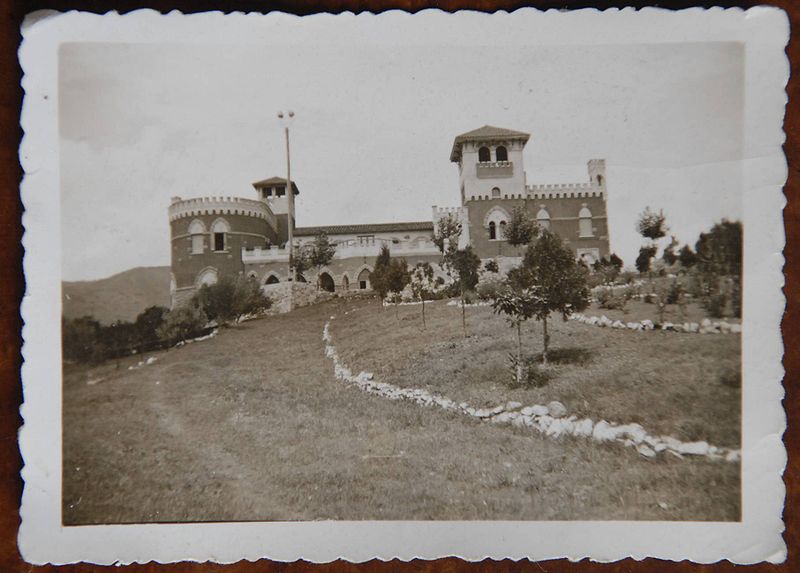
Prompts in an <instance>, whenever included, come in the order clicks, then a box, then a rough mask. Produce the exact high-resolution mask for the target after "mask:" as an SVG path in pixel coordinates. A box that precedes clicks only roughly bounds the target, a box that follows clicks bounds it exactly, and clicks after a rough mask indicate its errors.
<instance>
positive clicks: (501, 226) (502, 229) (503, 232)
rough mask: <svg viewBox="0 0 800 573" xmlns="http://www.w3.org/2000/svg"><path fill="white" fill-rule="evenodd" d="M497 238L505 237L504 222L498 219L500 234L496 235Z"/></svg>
mask: <svg viewBox="0 0 800 573" xmlns="http://www.w3.org/2000/svg"><path fill="white" fill-rule="evenodd" d="M497 238H498V239H503V240H504V239H505V238H506V222H505V221H500V235H499V236H498V237H497Z"/></svg>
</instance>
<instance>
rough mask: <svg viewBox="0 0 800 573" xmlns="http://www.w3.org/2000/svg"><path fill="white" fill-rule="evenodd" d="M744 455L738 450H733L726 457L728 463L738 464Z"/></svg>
mask: <svg viewBox="0 0 800 573" xmlns="http://www.w3.org/2000/svg"><path fill="white" fill-rule="evenodd" d="M741 457H742V455H741V453H740V452H739V451H737V450H731V451H730V452H728V453H727V454H726V455H725V461H726V462H738V461H739V460H740V459H741Z"/></svg>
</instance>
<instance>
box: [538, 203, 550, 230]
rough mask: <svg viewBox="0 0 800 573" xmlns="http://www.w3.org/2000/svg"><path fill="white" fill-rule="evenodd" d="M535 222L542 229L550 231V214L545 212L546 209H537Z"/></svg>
mask: <svg viewBox="0 0 800 573" xmlns="http://www.w3.org/2000/svg"><path fill="white" fill-rule="evenodd" d="M536 222H537V223H538V224H539V226H540V227H541V228H542V229H550V213H548V212H547V209H545V208H544V207H542V208H541V209H539V212H538V213H536Z"/></svg>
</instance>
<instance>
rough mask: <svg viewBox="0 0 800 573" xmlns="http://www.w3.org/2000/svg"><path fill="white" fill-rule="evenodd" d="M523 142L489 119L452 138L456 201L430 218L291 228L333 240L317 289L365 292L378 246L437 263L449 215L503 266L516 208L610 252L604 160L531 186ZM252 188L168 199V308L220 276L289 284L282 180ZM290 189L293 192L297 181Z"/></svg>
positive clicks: (583, 245)
mask: <svg viewBox="0 0 800 573" xmlns="http://www.w3.org/2000/svg"><path fill="white" fill-rule="evenodd" d="M529 139H530V134H527V133H523V132H520V131H514V130H510V129H501V128H497V127H492V126H488V125H487V126H484V127H481V128H479V129H476V130H474V131H470V132H467V133H464V134H461V135H459V136H457V137H456V138H455V141H454V142H453V148H452V151H451V153H450V161H452V162H453V163H456V164H457V165H458V173H459V185H460V199H461V204H460V205H459V206H457V207H445V208H440V207H436V206H434V207H433V213H432V218H431V219H430V220H428V221H410V222H399V223H376V224H371V225H329V226H321V227H295V228H294V237H295V245H296V247H298V246H301V245H303V244H304V243H307V242H310V241H313V239H314V237H315V236H316V235H317V234H318V233H320V232H325V233H326V234H327V235H328V237H329V238H330V239H331V241H333V242H335V243H336V246H337V247H336V256H335V258H334V260H333V261H332V262H331V264H330V265H328V266H327V267H326V268H323V269H321V270H320V273H319V280H320V284H321V286H322V288H324V289H325V290H328V291H348V290H354V289H360V290H368V289H370V283H369V274H370V272H371V271H372V268H373V264H374V262H375V257H377V255H378V251H379V250H380V247H381V245H383V244H386V245H388V246H389V249H390V251H391V253H392V256H394V257H404V258H406V259H407V260H408V262H409V265H411V266H413V265H414V264H416V263H417V262H421V261H428V262H431V263H433V264H436V263H438V262H439V261H440V259H441V256H440V253H439V250H438V249H437V247H436V245H435V244H434V242H433V233H434V229H435V228H436V223H437V221H438V220H439V219H440V218H441V217H446V216H453V217H456V218H458V219H459V221H460V222H461V224H462V234H461V239H460V246H462V247H463V246H465V245H467V244H471V245H472V247H473V248H474V249H475V252H476V253H477V254H478V256H479V257H481V259H497V260H498V261H500V262H502V263H504V266H505V267H506V268H507V267H508V266H509V265H511V264H514V262H515V261H517V260H518V257H520V256H521V254H522V253H521V251H520V250H519V249H515V248H513V247H511V246H510V245H508V243H507V242H506V240H505V238H504V230H505V226H506V224H507V222H508V221H509V219H510V216H511V212H512V210H513V208H514V207H517V206H521V207H524V208H525V209H526V210H527V211H528V213H529V214H530V216H531V217H532V218H533V219H535V220H536V221H537V223H538V224H539V225H541V226H542V227H545V228H549V229H550V230H551V231H553V232H555V233H557V234H558V235H559V236H561V238H562V239H564V241H565V242H566V243H567V244H568V245H569V246H570V247H571V248H572V249H573V251H574V252H575V256H576V257H578V258H581V259H583V260H585V261H586V262H587V263H590V264H591V263H594V261H596V260H597V259H599V258H601V257H605V256H608V255H609V241H608V221H607V216H606V178H605V161H604V160H602V159H593V160H591V161H589V163H588V181H586V182H583V183H575V184H556V185H550V184H548V185H529V184H528V183H527V180H526V176H525V170H524V164H523V159H522V152H523V149H524V148H525V145H526V143H527V142H528V140H529ZM253 187H254V189H255V192H256V197H257V198H256V199H245V198H240V197H200V198H195V199H181V198H180V197H173V199H172V202H171V204H170V206H169V222H170V232H171V243H172V263H171V265H172V279H171V282H172V284H171V293H172V305H173V306H176V305H180V304H182V303H183V302H184V301H186V300H188V299H189V298H190V297H191V296H192V294H194V292H195V291H196V289H198V288H199V287H200V286H201V285H203V284H213V283H215V282H216V281H217V280H218V279H219V277H221V276H224V275H236V274H245V275H247V276H250V277H253V278H254V279H255V280H257V281H259V283H260V284H262V285H271V284H279V283H283V282H286V281H287V279H288V262H289V255H288V250H287V249H286V248H285V243H286V240H287V236H288V225H289V221H288V219H289V212H288V196H287V189H286V180H285V179H283V178H280V177H272V178H270V179H264V180H262V181H258V182H256V183H253ZM292 192H293V193H294V194H295V195H297V194H299V192H300V191H299V189H298V187H297V185H296V184H295V183H294V182H292ZM293 223H294V221H293ZM312 274H313V275H314V276H311V275H312ZM302 278H303V279H305V280H306V281H308V282H316V280H317V278H318V277H317V276H316V271H309V272H306V273H305V275H304V276H303V277H302Z"/></svg>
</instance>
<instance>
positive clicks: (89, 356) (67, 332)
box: [61, 316, 103, 363]
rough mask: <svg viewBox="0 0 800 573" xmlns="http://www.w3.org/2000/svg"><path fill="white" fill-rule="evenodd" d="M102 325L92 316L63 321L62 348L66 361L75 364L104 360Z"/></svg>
mask: <svg viewBox="0 0 800 573" xmlns="http://www.w3.org/2000/svg"><path fill="white" fill-rule="evenodd" d="M99 334H100V323H99V322H97V321H96V320H95V319H94V318H92V317H91V316H83V317H81V318H73V319H69V318H62V319H61V348H62V352H63V353H64V359H65V360H68V361H74V362H84V363H85V362H95V361H97V360H100V359H102V356H103V348H102V346H101V345H100V343H99Z"/></svg>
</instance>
